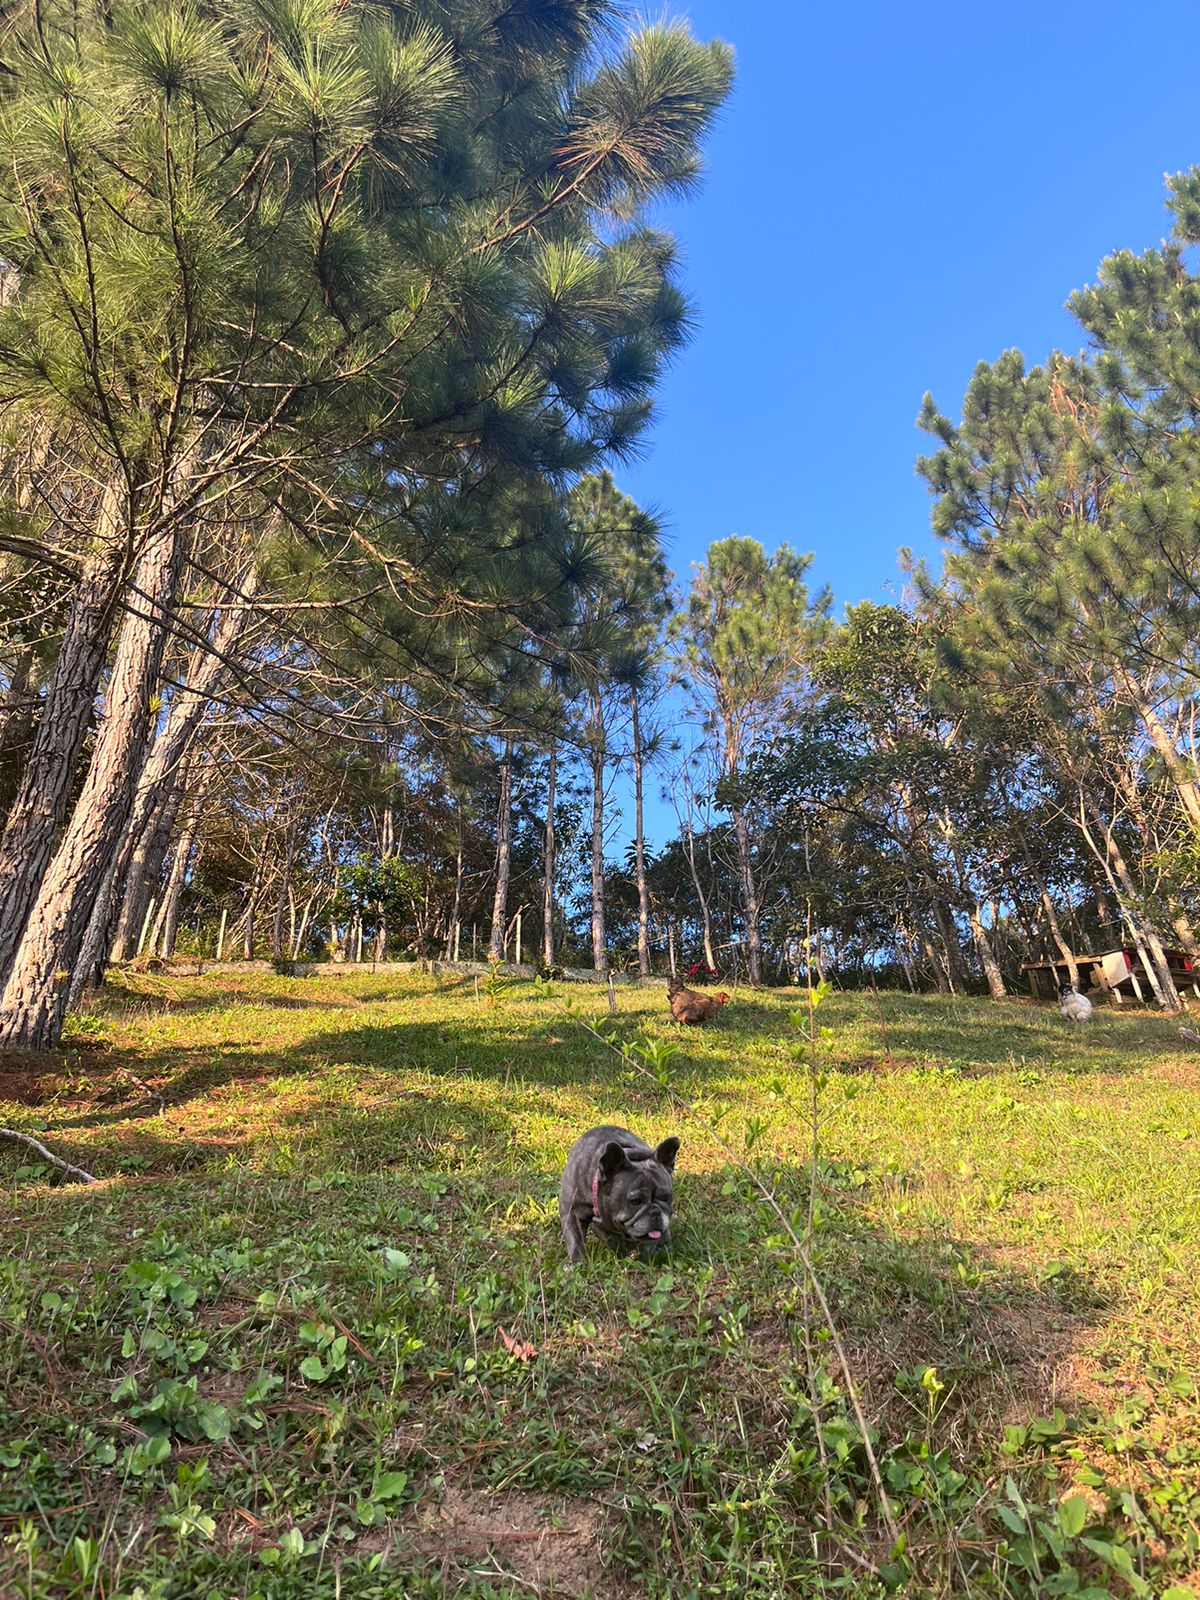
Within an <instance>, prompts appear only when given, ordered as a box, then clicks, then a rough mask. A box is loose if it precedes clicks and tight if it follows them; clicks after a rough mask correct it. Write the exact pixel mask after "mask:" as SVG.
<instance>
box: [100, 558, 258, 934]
mask: <svg viewBox="0 0 1200 1600" xmlns="http://www.w3.org/2000/svg"><path fill="white" fill-rule="evenodd" d="M257 582H258V575H257V572H256V571H255V570H254V569H253V568H251V570H250V571H249V572H248V573H247V574H246V575H245V576H244V577H243V578H242V580H241V585H240V591H241V595H242V598H243V600H245V599H247V598H249V597H250V596H252V595H253V594H254V591H255V589H256V587H257ZM249 615H250V613H249V612H248V611H247V610H245V609H244V607H243V606H241V605H239V606H236V607H226V608H224V609H222V610H221V613H220V616H219V618H218V620H217V623H216V626H215V627H214V629H213V631H212V648H211V649H205V648H204V647H203V646H201V647H199V648H198V649H197V651H196V653H195V655H193V657H192V659H191V662H190V663H189V666H188V675H187V681H186V683H185V684H184V685H183V687H182V688H181V689H179V690H178V691H177V692H176V695H175V698H174V700H173V701H172V703H171V709H170V712H169V713H168V715H167V720H166V724H165V725H164V727H163V730H162V732H161V733H160V734H159V736H158V738H157V739H156V740H155V741H154V743H153V745H152V746H151V748H150V753H149V755H148V756H147V758H146V764H145V766H144V768H143V769H142V774H141V777H140V778H139V779H138V784H137V789H136V791H135V793H134V801H133V808H132V811H131V813H130V817H129V827H128V830H127V832H126V836H125V839H124V841H123V842H122V845H121V851H120V854H119V855H118V857H117V861H116V865H115V874H114V877H115V883H116V885H117V886H118V892H119V893H120V895H121V906H120V914H119V917H118V919H117V926H116V931H115V933H114V934H113V938H112V953H111V959H112V960H113V961H128V960H129V959H130V958H131V957H132V956H133V954H134V952H135V950H136V948H137V941H138V936H139V935H140V933H141V929H142V921H143V919H144V917H145V915H146V907H147V905H148V904H149V903H150V896H151V895H152V894H154V893H155V891H156V890H157V888H158V884H159V881H160V878H161V876H162V870H163V866H164V864H165V862H166V859H167V849H168V847H169V845H170V842H171V836H172V834H173V832H174V829H175V819H176V816H177V814H178V809H179V800H180V795H181V792H182V791H181V782H180V780H181V774H182V769H183V765H184V763H185V762H186V760H187V756H188V753H189V751H190V750H191V748H192V745H193V744H194V742H195V739H196V736H197V734H198V732H199V730H200V727H201V724H202V723H203V721H204V717H205V715H206V713H207V712H208V709H209V707H210V705H211V703H212V700H213V696H214V695H215V694H216V693H217V691H218V690H219V689H220V687H221V684H222V680H223V679H224V677H225V675H226V673H227V671H228V666H227V662H228V659H229V656H230V654H231V652H232V651H233V650H234V648H235V647H236V645H237V643H238V640H239V639H240V637H241V635H242V633H243V632H244V631H245V628H246V626H247V620H248V618H249Z"/></svg>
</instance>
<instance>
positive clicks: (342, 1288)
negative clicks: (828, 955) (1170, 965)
mask: <svg viewBox="0 0 1200 1600" xmlns="http://www.w3.org/2000/svg"><path fill="white" fill-rule="evenodd" d="M568 1002H569V1004H568ZM617 1005H618V1015H617V1017H616V1018H615V1019H612V1025H613V1027H614V1028H615V1030H616V1035H617V1038H618V1040H623V1041H627V1042H633V1041H637V1040H645V1041H647V1043H646V1044H645V1047H644V1048H645V1052H646V1054H647V1055H648V1057H649V1058H650V1059H651V1060H653V1059H654V1057H655V1054H656V1048H657V1047H658V1046H661V1044H662V1043H663V1042H665V1041H669V1042H672V1043H674V1044H676V1045H677V1046H678V1048H677V1050H676V1052H675V1054H674V1055H673V1056H672V1057H671V1058H670V1059H669V1060H663V1059H662V1058H661V1057H660V1059H659V1065H658V1067H657V1068H655V1069H653V1070H651V1071H646V1070H645V1067H644V1065H639V1059H642V1060H644V1058H635V1059H633V1060H632V1061H631V1060H629V1059H626V1058H622V1056H621V1055H620V1053H619V1052H617V1051H615V1050H612V1049H609V1048H606V1047H605V1046H604V1044H603V1043H601V1042H600V1041H599V1040H597V1039H596V1038H595V1037H594V1036H592V1035H591V1034H590V1033H589V1032H588V1031H587V1030H586V1029H585V1028H584V1027H583V1026H582V1025H581V1021H582V1020H583V1019H591V1020H593V1021H596V1022H603V1023H604V1024H605V1025H606V1026H607V1025H608V1022H609V1019H608V1007H607V999H606V996H605V995H604V994H603V992H602V991H597V990H592V989H590V988H588V989H583V988H579V989H571V990H570V991H569V994H568V991H567V990H566V989H565V988H564V987H563V986H555V988H554V990H553V992H548V991H547V990H546V989H545V988H544V986H541V985H532V984H526V983H521V984H515V983H514V984H509V985H507V986H505V985H496V984H489V983H486V982H485V983H482V984H480V985H479V986H478V987H477V986H476V983H475V982H474V980H472V979H462V978H458V977H454V978H450V977H446V978H442V979H440V980H438V979H435V978H432V977H429V978H421V977H408V976H403V977H397V976H394V975H391V976H389V975H386V974H379V975H375V976H371V975H367V974H353V973H348V974H346V975H345V976H344V977H338V978H307V979H303V978H285V977H262V976H249V975H233V974H230V975H221V976H215V975H214V976H209V977H206V978H182V977H177V976H172V975H170V974H155V975H148V974H144V975H139V976H134V975H126V976H125V977H123V978H122V979H120V980H117V981H115V982H114V983H112V984H111V985H110V986H109V988H108V989H107V991H106V993H105V995H104V996H103V998H102V999H101V1000H99V1001H97V1002H96V1007H97V1009H96V1012H95V1014H94V1015H92V1016H89V1017H86V1018H83V1019H76V1021H75V1024H74V1026H73V1029H72V1037H71V1043H70V1045H69V1047H67V1048H65V1049H64V1050H62V1051H60V1052H57V1053H55V1054H54V1055H50V1056H46V1057H43V1058H40V1059H39V1060H37V1061H35V1062H33V1063H30V1062H29V1061H28V1060H25V1061H18V1060H16V1059H15V1058H10V1059H9V1060H8V1061H7V1062H5V1063H0V1123H3V1124H4V1125H6V1126H8V1127H13V1128H18V1129H23V1130H25V1131H27V1132H30V1133H34V1134H36V1135H37V1136H38V1137H40V1138H42V1139H43V1140H45V1142H46V1143H47V1144H48V1145H49V1146H50V1147H51V1148H52V1149H53V1150H55V1151H56V1152H58V1153H59V1154H61V1155H64V1156H66V1157H68V1158H69V1159H71V1160H72V1161H75V1162H77V1163H79V1164H80V1165H82V1166H83V1167H85V1168H87V1169H88V1170H90V1171H91V1172H93V1173H95V1174H96V1175H97V1176H98V1177H100V1178H101V1179H102V1182H101V1183H100V1185H98V1186H96V1187H85V1186H73V1185H62V1184H60V1183H59V1182H58V1179H57V1176H56V1175H54V1174H52V1173H50V1172H49V1170H48V1169H46V1168H44V1167H41V1166H39V1165H37V1164H36V1163H34V1161H33V1158H32V1157H30V1155H29V1154H28V1152H24V1151H22V1150H20V1149H18V1147H17V1146H16V1145H14V1144H12V1143H9V1142H7V1141H5V1142H0V1208H2V1211H3V1213H4V1223H3V1226H4V1242H5V1249H4V1252H3V1257H2V1258H0V1594H3V1595H5V1596H8V1595H10V1594H11V1595H14V1596H27V1597H30V1600H33V1597H38V1600H42V1597H51V1596H53V1597H56V1600H57V1597H64V1600H84V1597H93V1596H94V1597H100V1596H103V1597H105V1600H114V1597H117V1596H125V1597H128V1600H135V1597H140V1600H156V1597H158V1600H193V1597H197V1600H207V1597H213V1600H216V1597H220V1600H234V1597H237V1600H249V1597H251V1596H262V1597H263V1600H310V1597H314V1600H321V1597H326V1596H328V1597H329V1600H334V1597H336V1596H340V1597H345V1600H368V1597H379V1600H384V1597H393V1596H395V1597H401V1596H402V1597H406V1600H407V1597H410V1596H411V1597H415V1600H421V1597H433V1596H459V1597H466V1596H472V1597H484V1596H487V1597H493V1600H495V1597H500V1596H504V1597H513V1600H516V1597H525V1596H529V1595H534V1596H541V1595H572V1596H586V1595H594V1596H596V1597H601V1600H605V1597H607V1600H613V1597H626V1596H628V1597H633V1596H697V1597H699V1596H718V1595H728V1596H741V1595H750V1596H760V1597H769V1596H777V1595H779V1596H782V1595H797V1596H806V1595H825V1594H828V1595H850V1596H863V1597H865V1596H869V1595H876V1594H883V1593H886V1592H889V1591H891V1592H894V1593H899V1594H904V1595H926V1594H928V1595H943V1594H944V1595H950V1594H955V1595H958V1594H961V1595H970V1594H979V1595H988V1596H991V1595H996V1596H1013V1597H1022V1600H1029V1597H1033V1596H1039V1595H1044V1594H1045V1595H1052V1594H1075V1595H1082V1596H1090V1597H1092V1600H1098V1597H1102V1596H1104V1595H1106V1594H1111V1595H1114V1596H1126V1595H1148V1596H1154V1597H1156V1600H1162V1597H1164V1596H1168V1597H1169V1600H1185V1597H1186V1596H1189V1595H1192V1594H1193V1592H1195V1593H1196V1594H1197V1595H1200V1585H1198V1584H1197V1578H1198V1576H1200V1554H1198V1551H1200V1546H1198V1542H1197V1541H1198V1534H1200V1391H1198V1389H1197V1386H1196V1381H1195V1380H1196V1376H1197V1374H1200V1284H1198V1283H1197V1274H1196V1262H1197V1255H1198V1251H1197V1247H1198V1245H1200V1094H1198V1088H1200V1050H1197V1051H1195V1053H1194V1054H1190V1055H1189V1054H1188V1046H1187V1045H1186V1044H1185V1043H1184V1042H1182V1041H1181V1040H1180V1038H1179V1037H1178V1034H1177V1032H1176V1028H1175V1026H1174V1025H1172V1024H1171V1023H1170V1022H1168V1021H1167V1020H1165V1019H1160V1018H1157V1017H1151V1016H1148V1015H1146V1014H1144V1013H1143V1014H1135V1013H1133V1012H1125V1013H1122V1014H1116V1013H1109V1012H1104V1013H1101V1014H1098V1017H1097V1020H1096V1022H1095V1023H1094V1025H1093V1026H1091V1027H1090V1028H1088V1029H1072V1028H1071V1027H1070V1026H1069V1025H1068V1024H1066V1023H1064V1022H1063V1021H1062V1020H1061V1019H1060V1018H1059V1017H1058V1016H1057V1014H1056V1013H1054V1012H1053V1011H1051V1010H1048V1009H1036V1008H1034V1007H1032V1006H1030V1005H1027V1004H1024V1003H1020V1002H1013V1003H1009V1004H1006V1005H1002V1006H996V1005H993V1004H990V1003H988V1002H984V1001H973V1000H957V1001H946V1000H940V999H936V998H931V997H909V996H901V995H896V994H884V995H881V996H879V997H878V999H876V997H874V996H872V995H834V996H832V997H831V998H830V999H828V1000H827V1001H826V1002H825V1003H824V1005H823V1006H822V1007H821V1009H820V1011H819V1013H818V1017H817V1020H818V1022H819V1024H821V1025H823V1027H824V1029H825V1030H827V1033H826V1036H825V1037H824V1038H822V1039H821V1041H820V1045H819V1055H818V1064H819V1072H818V1074H817V1076H816V1078H815V1079H814V1077H813V1075H812V1073H811V1072H810V1070H809V1067H808V1065H807V1054H806V1050H805V1047H804V1044H803V1041H802V1039H801V1038H800V1036H799V1032H798V1029H797V1027H796V1025H795V1023H794V1022H792V1021H789V1012H794V1011H796V1009H797V1008H798V1007H799V1008H801V1009H803V1006H804V998H803V996H801V995H798V994H795V993H793V994H764V995H760V996H750V995H746V994H745V993H743V994H742V995H740V996H739V997H737V999H736V1002H735V1003H734V1004H731V1005H730V1006H728V1007H727V1008H726V1010H725V1011H724V1012H723V1013H722V1015H721V1016H720V1018H719V1020H718V1021H717V1023H716V1024H715V1025H714V1026H713V1027H711V1028H709V1029H705V1030H689V1031H687V1032H686V1033H681V1032H680V1031H678V1030H676V1029H674V1028H673V1027H672V1025H671V1024H670V1021H669V1017H668V1016H667V1012H666V1006H665V996H664V995H663V993H662V992H661V991H660V990H659V989H657V988H655V989H643V990H632V989H630V990H624V991H619V992H618V997H617ZM673 1096H681V1097H683V1098H684V1099H685V1100H686V1101H687V1102H689V1104H690V1106H691V1107H692V1108H694V1109H687V1108H685V1107H684V1106H682V1105H680V1104H679V1103H678V1101H677V1100H673ZM814 1103H815V1111H816V1139H817V1146H818V1154H817V1159H816V1161H815V1163H814V1161H813V1139H814V1127H813V1120H814V1119H813V1111H814ZM706 1120H707V1121H709V1122H713V1121H715V1123H716V1125H717V1127H718V1128H719V1131H720V1134H721V1137H722V1139H723V1140H724V1147H722V1145H721V1144H720V1143H718V1142H715V1141H714V1140H713V1139H712V1138H710V1137H709V1136H708V1134H707V1133H706V1132H705V1130H704V1126H703V1123H704V1122H705V1121H706ZM602 1121H615V1122H620V1123H624V1124H626V1125H628V1126H631V1127H632V1128H634V1129H635V1130H636V1131H637V1132H639V1133H641V1134H643V1135H644V1136H646V1137H650V1138H660V1137H663V1136H665V1135H666V1134H667V1133H670V1132H675V1133H678V1134H679V1135H680V1136H681V1138H682V1140H683V1149H682V1151H681V1155H680V1162H679V1170H678V1181H677V1210H676V1227H675V1243H674V1249H673V1252H672V1254H671V1256H670V1257H669V1258H663V1259H660V1260H657V1261H648V1262H644V1261H641V1260H638V1259H637V1258H625V1257H621V1256H615V1255H613V1254H611V1253H609V1252H607V1251H606V1250H604V1249H603V1247H602V1246H600V1245H599V1244H598V1243H597V1242H596V1241H592V1243H591V1244H590V1246H589V1255H588V1260H587V1262H586V1264H585V1265H584V1266H583V1267H582V1268H580V1269H579V1270H578V1271H575V1272H568V1271H566V1270H565V1269H564V1263H563V1252H562V1247H561V1242H560V1240H559V1237H558V1230H557V1221H556V1215H555V1197H556V1192H557V1182H558V1173H559V1170H560V1168H561V1164H562V1160H563V1157H564V1156H565V1153H566V1151H567V1149H568V1147H569V1145H570V1144H571V1142H572V1140H573V1139H574V1138H575V1136H576V1135H577V1134H578V1133H579V1132H581V1131H582V1130H583V1129H584V1128H586V1127H589V1126H591V1125H592V1124H594V1123H597V1122H602ZM732 1156H737V1157H738V1158H739V1160H741V1161H742V1162H746V1163H748V1164H749V1166H750V1168H751V1169H753V1171H754V1172H757V1173H758V1174H759V1175H760V1176H761V1177H763V1178H765V1179H766V1180H767V1181H768V1182H769V1183H770V1184H771V1185H772V1186H773V1187H774V1189H775V1192H776V1193H777V1195H778V1197H779V1199H780V1202H781V1204H782V1206H783V1209H784V1211H785V1213H787V1214H789V1215H791V1216H793V1217H794V1220H795V1224H796V1226H797V1228H798V1229H800V1230H801V1232H803V1230H804V1228H805V1227H806V1226H808V1223H809V1218H810V1212H811V1225H812V1228H813V1234H812V1255H813V1258H814V1260H815V1263H816V1269H817V1274H818V1276H819V1280H820V1283H821V1285H822V1286H823V1289H824V1293H825V1295H826V1297H827V1299H828V1302H829V1304H830V1307H831V1310H832V1317H833V1322H834V1324H835V1326H836V1329H837V1336H836V1337H834V1336H832V1335H831V1333H830V1330H829V1328H828V1326H827V1325H826V1323H825V1320H824V1318H823V1316H822V1315H821V1314H820V1313H819V1311H818V1309H817V1307H816V1303H815V1300H814V1294H813V1290H812V1287H811V1284H810V1281H809V1280H808V1279H807V1277H806V1276H805V1275H804V1273H803V1271H802V1269H801V1268H800V1266H799V1264H798V1261H797V1257H796V1252H795V1250H794V1248H793V1246H792V1245H791V1243H790V1242H789V1240H788V1238H787V1236H786V1233H785V1231H784V1228H783V1226H782V1224H781V1222H780V1221H779V1219H778V1217H777V1216H776V1215H775V1214H774V1213H773V1212H772V1211H771V1210H770V1209H768V1208H767V1207H766V1206H765V1205H764V1204H763V1203H762V1202H761V1200H760V1199H759V1198H757V1195H756V1191H755V1189H754V1187H753V1184H752V1182H751V1176H750V1173H749V1172H748V1171H747V1170H746V1168H745V1167H744V1166H739V1165H736V1164H734V1162H733V1161H732V1160H731V1157H732ZM846 1369H848V1370H849V1372H850V1373H851V1374H852V1375H853V1378H854V1383H855V1387H856V1389H857V1392H858V1395H859V1397H860V1400H861V1405H862V1409H863V1412H864V1414H865V1417H866V1420H867V1424H868V1430H869V1439H870V1443H871V1450H870V1451H869V1452H868V1450H867V1448H866V1447H865V1446H864V1441H863V1438H862V1435H861V1432H860V1431H859V1428H858V1426H857V1424H856V1421H855V1416H854V1412H853V1409H852V1407H851V1406H850V1404H849V1396H848V1393H847V1383H846V1377H845V1372H846ZM871 1457H873V1458H874V1462H875V1464H876V1465H877V1469H878V1473H879V1479H880V1481H881V1482H882V1484H883V1486H884V1488H885V1491H886V1499H885V1498H884V1497H881V1495H880V1492H879V1486H878V1483H877V1482H876V1480H875V1478H874V1474H873V1470H872V1460H871ZM1194 1585H1196V1587H1195V1590H1194V1591H1193V1586H1194Z"/></svg>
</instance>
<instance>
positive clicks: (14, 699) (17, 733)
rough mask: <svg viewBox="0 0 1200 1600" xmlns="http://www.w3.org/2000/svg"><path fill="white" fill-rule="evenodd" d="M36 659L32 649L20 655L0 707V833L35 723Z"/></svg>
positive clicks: (23, 764)
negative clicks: (34, 680)
mask: <svg viewBox="0 0 1200 1600" xmlns="http://www.w3.org/2000/svg"><path fill="white" fill-rule="evenodd" d="M35 660H36V657H35V655H34V652H33V648H32V646H27V647H26V648H25V649H24V650H22V651H21V653H20V655H19V656H18V657H17V660H16V663H15V665H14V666H13V670H12V677H11V678H10V679H9V683H8V688H7V690H6V691H5V694H4V704H3V706H0V829H2V828H3V825H4V824H3V819H4V817H6V816H7V815H8V809H9V806H10V805H11V804H12V802H13V800H14V799H15V798H16V794H17V790H18V789H19V788H20V786H21V774H22V772H23V771H24V767H25V760H24V758H23V756H22V754H21V752H22V749H23V747H24V746H26V745H31V744H32V742H33V731H34V725H35V723H36V721H37V717H36V711H37V694H36V691H35V688H34V682H33V668H34V662H35Z"/></svg>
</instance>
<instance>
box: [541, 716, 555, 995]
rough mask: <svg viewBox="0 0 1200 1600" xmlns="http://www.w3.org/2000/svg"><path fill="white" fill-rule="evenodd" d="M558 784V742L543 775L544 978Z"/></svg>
mask: <svg viewBox="0 0 1200 1600" xmlns="http://www.w3.org/2000/svg"><path fill="white" fill-rule="evenodd" d="M557 780H558V741H557V739H556V740H554V742H553V743H552V744H551V746H550V767H549V770H548V772H547V774H546V826H545V828H544V829H543V831H542V962H543V965H544V966H545V968H546V972H547V974H548V973H549V972H550V970H551V969H552V968H553V966H554V878H555V873H556V872H557V869H558V862H557V859H556V849H557V840H556V838H555V834H554V799H555V792H556V785H557Z"/></svg>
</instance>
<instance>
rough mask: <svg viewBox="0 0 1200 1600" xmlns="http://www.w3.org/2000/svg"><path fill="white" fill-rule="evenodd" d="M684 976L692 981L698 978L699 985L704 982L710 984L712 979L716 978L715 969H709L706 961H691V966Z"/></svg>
mask: <svg viewBox="0 0 1200 1600" xmlns="http://www.w3.org/2000/svg"><path fill="white" fill-rule="evenodd" d="M684 976H685V977H687V978H692V979H696V978H699V979H700V981H701V983H703V982H704V981H705V980H708V981H710V982H711V980H712V979H713V978H715V977H717V976H718V973H717V969H716V968H715V967H710V966H709V964H708V962H707V961H693V962H692V964H691V966H690V967H688V968H687V970H686V972H685V973H684Z"/></svg>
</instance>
